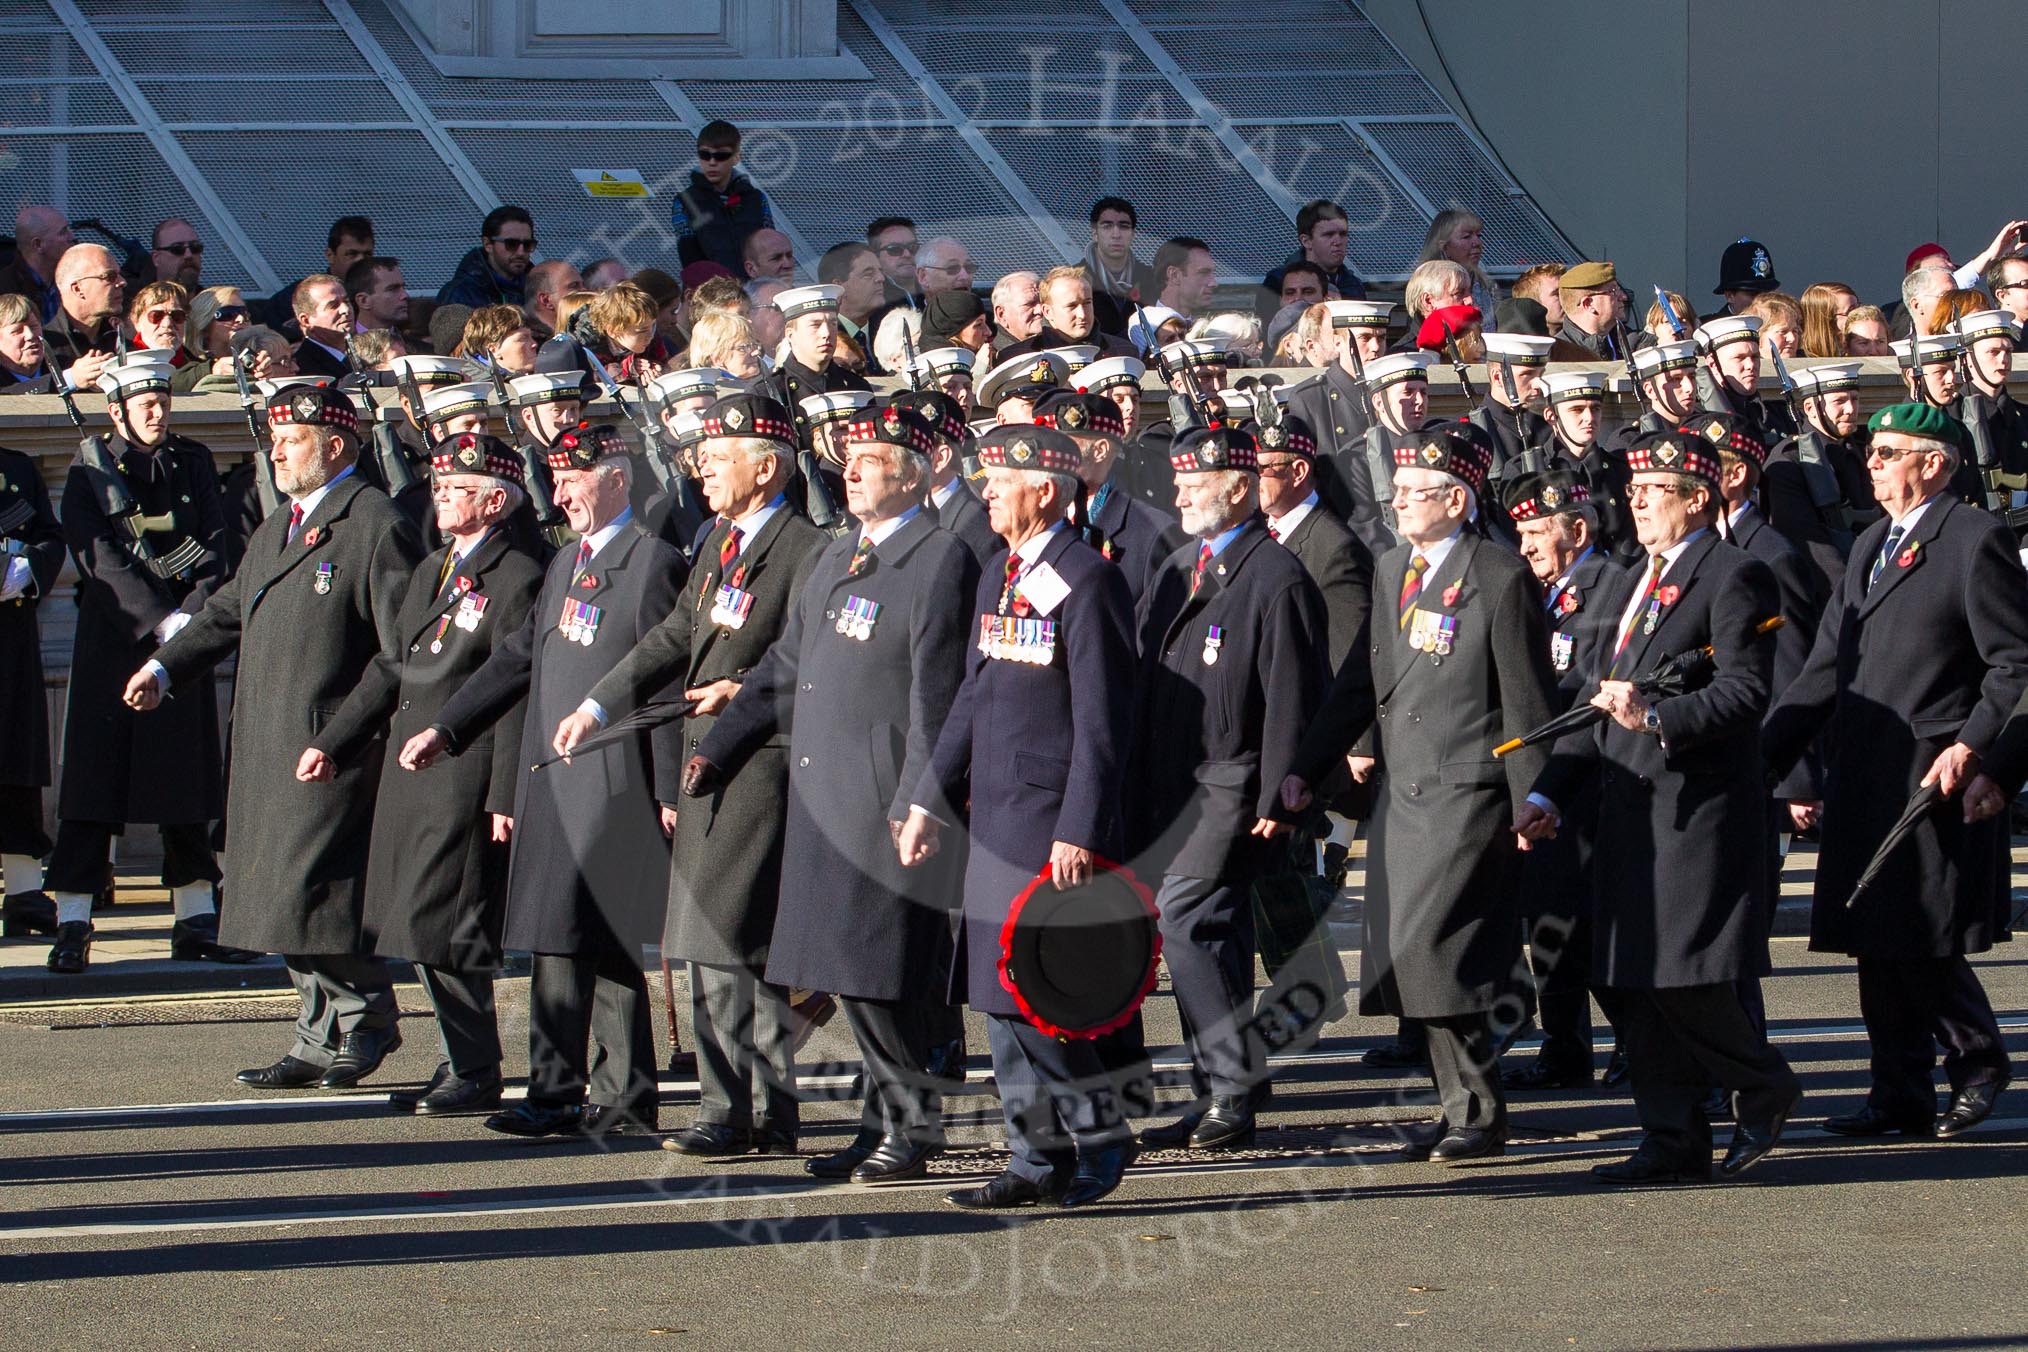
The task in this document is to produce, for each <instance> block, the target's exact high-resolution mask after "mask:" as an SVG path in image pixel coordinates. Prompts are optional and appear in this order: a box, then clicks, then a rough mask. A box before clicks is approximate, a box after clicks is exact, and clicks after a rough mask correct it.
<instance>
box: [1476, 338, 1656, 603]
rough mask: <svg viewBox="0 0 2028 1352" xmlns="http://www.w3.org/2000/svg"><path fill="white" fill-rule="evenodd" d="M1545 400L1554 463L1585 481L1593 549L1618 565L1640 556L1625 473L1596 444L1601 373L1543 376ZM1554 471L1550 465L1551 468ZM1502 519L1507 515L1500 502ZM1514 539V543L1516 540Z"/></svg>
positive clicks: (1602, 384) (1603, 381) (1602, 412)
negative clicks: (1592, 522)
mask: <svg viewBox="0 0 2028 1352" xmlns="http://www.w3.org/2000/svg"><path fill="white" fill-rule="evenodd" d="M1542 388H1543V392H1544V394H1545V395H1546V396H1547V398H1548V400H1549V418H1548V422H1549V427H1550V431H1551V432H1552V433H1553V434H1554V436H1555V444H1556V454H1555V459H1556V460H1557V461H1560V462H1562V463H1563V464H1565V465H1566V466H1568V467H1570V468H1573V469H1575V470H1577V472H1578V473H1579V474H1581V475H1582V476H1583V478H1584V484H1585V488H1586V490H1587V491H1588V492H1589V494H1590V497H1591V507H1592V511H1593V513H1594V514H1595V518H1596V522H1597V540H1596V544H1597V545H1598V547H1599V548H1600V549H1601V550H1605V551H1608V552H1610V553H1611V554H1612V555H1613V556H1614V557H1615V558H1617V559H1618V560H1619V561H1620V562H1621V563H1630V562H1632V561H1633V560H1634V558H1635V557H1636V556H1637V555H1638V554H1639V553H1640V547H1641V546H1640V542H1639V541H1638V540H1636V539H1635V538H1634V520H1633V517H1632V516H1631V515H1629V514H1628V511H1627V486H1626V470H1625V468H1624V467H1623V466H1622V463H1621V462H1620V460H1619V459H1618V458H1616V457H1614V456H1612V455H1610V454H1608V453H1607V452H1606V450H1605V448H1604V447H1603V446H1602V445H1600V433H1601V432H1602V431H1603V427H1602V425H1601V424H1602V420H1603V418H1604V417H1605V397H1606V378H1605V374H1604V373H1603V372H1601V371H1558V372H1555V373H1554V374H1551V375H1547V376H1544V377H1543V380H1542ZM1553 467H1554V466H1553V465H1552V468H1553ZM1500 510H1501V514H1502V515H1505V514H1506V506H1505V504H1504V503H1502V504H1501V507H1500ZM1516 540H1517V543H1518V540H1519V536H1518V534H1517V536H1516Z"/></svg>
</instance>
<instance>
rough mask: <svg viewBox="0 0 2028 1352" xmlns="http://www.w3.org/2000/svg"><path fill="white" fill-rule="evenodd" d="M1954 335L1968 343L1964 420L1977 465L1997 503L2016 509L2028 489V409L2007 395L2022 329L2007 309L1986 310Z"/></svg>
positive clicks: (1961, 403) (1959, 415) (1960, 324)
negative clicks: (2024, 490) (2016, 344)
mask: <svg viewBox="0 0 2028 1352" xmlns="http://www.w3.org/2000/svg"><path fill="white" fill-rule="evenodd" d="M1953 332H1954V333H1955V334H1956V336H1957V337H1958V339H1959V340H1960V341H1962V342H1963V343H1964V354H1965V355H1964V374H1965V381H1964V391H1965V392H1964V395H1963V397H1961V398H1960V399H1959V401H1958V406H1957V409H1956V413H1957V418H1958V421H1959V422H1961V423H1963V424H1964V425H1965V430H1966V431H1967V432H1969V433H1970V434H1971V438H1972V462H1973V464H1974V465H1976V466H1977V468H1978V470H1979V474H1980V476H1981V477H1982V478H1984V479H1985V481H1986V486H1987V489H1988V490H1989V492H1990V493H1991V494H1992V497H1993V499H1994V503H1995V505H1996V506H1999V507H2009V506H2012V505H2013V504H2014V502H2015V500H2016V498H2015V495H2016V494H2017V493H2019V492H2021V491H2022V490H2023V489H2028V410H2024V409H2023V408H2022V406H2021V405H2020V404H2018V403H2016V402H2015V401H2014V397H2013V396H2012V395H2010V394H2008V393H2007V379H2008V376H2009V374H2010V373H2011V372H2012V371H2013V369H2014V348H2015V343H2016V339H2017V338H2018V336H2019V334H2020V330H2019V329H2017V328H2016V327H2015V326H2014V316H2012V315H2010V314H2008V313H2007V312H2006V311H2005V310H1980V311H1978V312H1977V313H1976V314H1968V315H1966V316H1965V317H1964V318H1962V319H1960V320H1959V321H1958V322H1957V324H1956V325H1955V326H1953Z"/></svg>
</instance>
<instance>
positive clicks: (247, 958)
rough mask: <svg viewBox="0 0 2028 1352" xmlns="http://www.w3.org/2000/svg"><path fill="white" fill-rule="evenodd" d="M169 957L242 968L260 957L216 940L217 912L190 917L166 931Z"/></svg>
mask: <svg viewBox="0 0 2028 1352" xmlns="http://www.w3.org/2000/svg"><path fill="white" fill-rule="evenodd" d="M169 956H170V957H172V958H174V959H176V961H178V962H219V963H224V964H226V965H228V966H232V967H243V966H245V965H246V964H247V963H250V962H256V961H258V960H259V959H260V957H261V955H260V954H259V953H256V952H254V951H253V950H252V949H250V948H234V947H233V946H232V945H231V944H222V943H220V942H219V941H218V913H217V912H215V911H214V912H212V913H210V914H208V915H193V916H191V917H190V918H189V919H187V920H179V921H177V922H176V923H175V924H174V925H172V926H170V928H169Z"/></svg>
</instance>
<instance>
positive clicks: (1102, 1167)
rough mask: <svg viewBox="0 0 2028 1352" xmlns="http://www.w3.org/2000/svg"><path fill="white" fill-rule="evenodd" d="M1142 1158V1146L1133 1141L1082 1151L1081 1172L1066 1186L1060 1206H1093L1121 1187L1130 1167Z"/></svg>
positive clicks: (1080, 1156)
mask: <svg viewBox="0 0 2028 1352" xmlns="http://www.w3.org/2000/svg"><path fill="white" fill-rule="evenodd" d="M1140 1157H1141V1150H1140V1147H1139V1146H1137V1145H1135V1144H1134V1143H1133V1142H1132V1141H1122V1142H1120V1144H1118V1145H1109V1146H1107V1147H1106V1148H1105V1149H1103V1150H1094V1151H1092V1152H1091V1153H1090V1154H1082V1153H1080V1154H1079V1155H1078V1157H1077V1172H1076V1173H1074V1174H1072V1175H1071V1176H1070V1183H1069V1185H1068V1186H1066V1187H1065V1188H1064V1190H1063V1196H1061V1197H1059V1198H1058V1199H1057V1205H1058V1206H1065V1207H1076V1206H1090V1205H1091V1204H1092V1203H1093V1202H1096V1201H1098V1200H1099V1199H1100V1198H1101V1197H1104V1196H1106V1195H1107V1194H1108V1193H1110V1192H1112V1191H1113V1189H1115V1188H1117V1187H1119V1186H1120V1180H1121V1179H1122V1178H1124V1177H1126V1173H1127V1169H1128V1168H1129V1167H1130V1166H1131V1165H1132V1164H1133V1162H1134V1161H1135V1160H1137V1159H1139V1158H1140Z"/></svg>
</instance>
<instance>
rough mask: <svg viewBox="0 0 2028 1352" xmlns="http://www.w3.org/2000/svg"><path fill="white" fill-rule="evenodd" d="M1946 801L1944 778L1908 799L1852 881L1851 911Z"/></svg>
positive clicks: (1846, 906) (1846, 905) (1846, 902)
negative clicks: (1901, 849)
mask: <svg viewBox="0 0 2028 1352" xmlns="http://www.w3.org/2000/svg"><path fill="white" fill-rule="evenodd" d="M1943 801H1944V791H1943V782H1942V781H1941V780H1931V781H1930V782H1929V783H1927V784H1925V785H1923V786H1922V787H1921V788H1919V789H1917V790H1916V791H1915V794H1914V796H1913V797H1911V798H1910V799H1909V800H1908V806H1906V807H1904V808H1902V809H1901V815H1900V816H1899V817H1897V818H1896V819H1895V822H1894V825H1892V826H1890V827H1888V828H1887V835H1886V837H1885V838H1884V839H1883V840H1881V842H1880V848H1879V849H1877V850H1875V851H1874V852H1873V857H1872V858H1871V859H1869V860H1867V861H1866V867H1865V869H1864V870H1862V871H1861V872H1860V874H1859V881H1858V882H1856V883H1854V884H1853V885H1852V895H1851V896H1849V897H1847V898H1845V909H1846V910H1848V911H1849V910H1851V909H1852V908H1853V907H1854V906H1857V905H1858V904H1859V898H1860V897H1862V896H1864V895H1865V894H1866V889H1867V888H1869V887H1871V886H1873V884H1874V882H1875V881H1877V880H1878V879H1879V877H1880V871H1881V870H1882V869H1884V868H1886V867H1887V860H1888V856H1890V855H1892V854H1893V853H1894V851H1895V850H1896V849H1897V848H1899V847H1900V845H1901V843H1902V842H1903V841H1905V840H1907V839H1908V838H1909V837H1910V836H1912V835H1914V834H1915V828H1916V827H1917V825H1919V824H1920V823H1921V821H1922V819H1923V818H1924V817H1927V816H1928V815H1929V814H1930V811H1931V809H1933V808H1934V807H1936V805H1937V804H1938V803H1941V802H1943Z"/></svg>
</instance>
